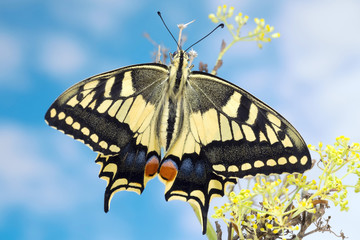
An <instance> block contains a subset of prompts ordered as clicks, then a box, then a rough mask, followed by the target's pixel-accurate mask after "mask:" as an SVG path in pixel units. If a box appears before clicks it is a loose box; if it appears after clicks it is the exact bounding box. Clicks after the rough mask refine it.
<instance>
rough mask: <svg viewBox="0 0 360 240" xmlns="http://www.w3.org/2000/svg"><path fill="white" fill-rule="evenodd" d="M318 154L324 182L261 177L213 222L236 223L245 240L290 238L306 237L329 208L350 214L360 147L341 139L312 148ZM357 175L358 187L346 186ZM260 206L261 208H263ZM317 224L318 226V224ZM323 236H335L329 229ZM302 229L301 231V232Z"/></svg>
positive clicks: (359, 173) (358, 172)
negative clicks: (295, 236)
mask: <svg viewBox="0 0 360 240" xmlns="http://www.w3.org/2000/svg"><path fill="white" fill-rule="evenodd" d="M309 148H310V149H311V150H313V151H315V152H317V153H318V154H319V156H320V160H319V161H318V163H317V166H318V167H319V168H320V169H321V170H322V174H321V175H320V176H319V179H318V180H308V179H307V177H306V176H304V175H302V174H289V175H286V176H285V177H284V178H283V179H281V178H280V176H277V175H275V176H256V177H255V178H253V181H254V183H253V184H252V185H253V187H252V188H249V189H241V191H240V192H239V193H238V194H236V193H234V192H230V193H229V194H228V198H229V203H226V204H225V205H224V206H222V207H221V208H216V212H215V214H214V215H213V216H212V217H213V218H218V219H222V220H223V221H224V222H226V223H227V224H231V225H232V226H233V227H234V229H235V231H236V232H237V234H238V236H239V238H240V239H268V237H269V236H271V237H272V239H275V238H280V239H286V237H287V236H290V237H291V236H294V235H297V236H298V237H300V238H301V236H304V234H305V231H306V229H307V228H308V227H309V226H310V225H311V224H312V223H316V222H319V220H320V218H321V217H322V216H323V215H324V213H325V209H326V208H327V207H328V206H329V203H331V202H332V203H333V205H334V206H335V207H337V206H339V207H340V210H341V211H343V210H346V211H347V210H348V209H349V208H348V206H347V204H348V200H347V194H348V189H349V188H353V189H354V191H355V192H359V191H360V155H359V153H360V145H359V144H358V143H353V144H351V145H349V139H348V138H345V137H343V136H341V137H338V138H337V139H336V142H335V144H334V145H327V146H326V147H325V148H323V144H322V143H320V144H319V148H315V147H314V146H311V145H309ZM349 175H355V176H357V178H358V180H357V183H356V184H355V185H349V184H345V181H344V179H345V177H347V176H349ZM256 203H260V204H259V205H257V204H256ZM315 225H316V224H315ZM316 226H317V227H318V228H319V229H318V231H322V232H324V231H330V230H329V229H327V228H324V229H320V228H321V226H320V225H319V224H318V225H316ZM300 229H301V231H300Z"/></svg>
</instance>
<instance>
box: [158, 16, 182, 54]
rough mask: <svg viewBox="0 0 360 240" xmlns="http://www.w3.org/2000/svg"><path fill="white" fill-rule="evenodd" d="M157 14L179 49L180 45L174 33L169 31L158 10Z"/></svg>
mask: <svg viewBox="0 0 360 240" xmlns="http://www.w3.org/2000/svg"><path fill="white" fill-rule="evenodd" d="M157 14H158V15H159V17H160V19H161V21H162V22H163V24H164V26H165V27H166V29H167V30H168V32H169V33H170V35H171V37H172V38H173V39H174V41H175V42H176V45H177V46H178V49H180V45H179V43H178V41H176V39H175V37H174V35H173V34H172V33H171V32H170V30H169V28H168V26H167V25H166V23H165V21H164V19H163V18H162V16H161V13H160V11H158V12H157Z"/></svg>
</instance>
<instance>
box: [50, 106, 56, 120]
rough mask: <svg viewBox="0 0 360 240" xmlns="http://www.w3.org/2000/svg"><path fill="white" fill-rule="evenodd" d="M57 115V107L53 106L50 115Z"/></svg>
mask: <svg viewBox="0 0 360 240" xmlns="http://www.w3.org/2000/svg"><path fill="white" fill-rule="evenodd" d="M55 116H56V109H55V108H52V109H51V110H50V117H51V118H54V117H55Z"/></svg>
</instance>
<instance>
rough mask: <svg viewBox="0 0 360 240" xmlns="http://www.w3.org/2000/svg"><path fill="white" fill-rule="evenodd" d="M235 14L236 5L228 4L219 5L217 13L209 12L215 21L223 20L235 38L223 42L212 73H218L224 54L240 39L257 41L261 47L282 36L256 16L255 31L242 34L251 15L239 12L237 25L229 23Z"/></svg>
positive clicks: (236, 17)
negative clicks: (229, 41) (226, 42)
mask: <svg viewBox="0 0 360 240" xmlns="http://www.w3.org/2000/svg"><path fill="white" fill-rule="evenodd" d="M233 15H234V7H228V6H227V5H223V6H218V9H217V11H216V14H214V13H211V14H209V18H210V20H211V21H212V22H214V23H219V22H223V23H224V25H225V26H226V27H227V29H228V30H229V32H230V33H231V35H232V37H233V40H232V41H231V43H229V44H228V45H226V44H225V42H223V44H222V47H221V51H220V53H219V56H218V59H217V60H216V64H215V67H214V69H213V70H212V72H211V73H212V74H214V75H216V71H217V69H218V68H219V67H220V66H221V65H222V58H223V55H224V54H225V53H226V52H227V51H228V50H229V49H230V48H231V47H232V45H234V44H235V43H236V42H238V41H255V42H256V43H257V45H258V47H259V48H262V47H263V44H262V43H264V42H270V41H271V39H272V38H278V37H280V34H279V33H274V27H272V26H270V25H268V24H265V20H264V19H259V18H255V19H254V21H255V23H256V27H255V29H254V30H253V31H250V32H249V33H248V34H247V35H245V36H241V29H242V27H243V26H244V25H245V24H246V23H247V22H248V20H249V16H247V15H243V13H241V12H239V13H238V14H236V15H235V17H234V19H233V20H235V26H234V24H232V23H229V21H228V20H229V19H230V18H232V17H233Z"/></svg>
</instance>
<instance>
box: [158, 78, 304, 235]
mask: <svg viewBox="0 0 360 240" xmlns="http://www.w3.org/2000/svg"><path fill="white" fill-rule="evenodd" d="M184 101H185V104H184V105H185V107H184V115H185V116H187V118H188V120H187V121H185V122H184V128H183V129H184V130H183V132H182V134H181V135H180V136H179V138H178V139H177V141H176V142H175V143H174V144H173V146H172V147H171V148H170V149H169V150H168V152H167V153H166V155H165V158H164V160H163V162H162V164H161V166H160V171H161V167H162V165H163V164H165V163H166V162H167V161H172V162H173V163H174V165H176V166H178V168H177V169H178V173H177V177H176V178H175V179H174V180H173V181H172V182H168V183H167V185H166V194H165V196H166V199H167V200H172V199H181V200H183V201H188V202H190V203H191V204H193V205H194V206H195V207H197V208H198V209H199V212H200V213H201V215H202V220H203V233H205V232H206V219H207V212H208V208H209V203H210V201H211V198H212V197H213V196H223V195H224V190H225V184H226V183H229V182H235V179H236V178H241V177H244V176H248V175H252V176H254V175H256V174H266V175H269V174H273V173H284V172H288V173H293V172H298V173H302V172H304V171H305V170H307V169H309V168H310V167H311V160H310V154H309V151H308V149H307V146H306V144H305V142H304V140H303V139H302V137H301V136H300V134H299V133H298V132H297V131H296V129H295V128H294V127H293V126H292V125H291V124H290V123H289V122H288V121H287V120H286V119H285V118H283V117H282V116H281V115H280V114H279V113H277V112H276V111H275V110H273V109H272V108H271V107H269V106H267V105H266V104H265V103H263V102H262V101H260V100H259V99H257V98H255V97H254V96H252V95H251V94H250V93H248V92H246V91H245V90H243V89H241V88H239V87H237V86H235V85H233V84H231V83H229V82H227V81H225V80H223V79H221V78H218V77H216V76H213V75H210V74H205V73H203V72H192V73H191V74H190V76H189V79H188V82H187V86H186V88H185V94H184ZM160 173H161V172H160Z"/></svg>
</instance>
